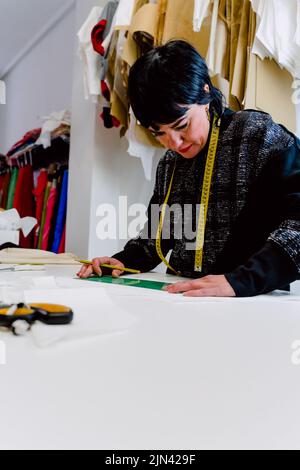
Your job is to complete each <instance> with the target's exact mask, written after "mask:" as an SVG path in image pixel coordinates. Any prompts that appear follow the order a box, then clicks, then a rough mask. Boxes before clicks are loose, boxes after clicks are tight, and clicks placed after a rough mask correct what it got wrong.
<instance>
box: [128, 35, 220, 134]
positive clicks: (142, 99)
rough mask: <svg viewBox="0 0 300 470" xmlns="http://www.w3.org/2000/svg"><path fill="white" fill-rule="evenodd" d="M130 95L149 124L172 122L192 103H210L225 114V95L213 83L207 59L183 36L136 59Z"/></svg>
mask: <svg viewBox="0 0 300 470" xmlns="http://www.w3.org/2000/svg"><path fill="white" fill-rule="evenodd" d="M205 85H208V86H209V92H207V91H205V89H204V87H205ZM128 96H129V101H130V104H131V106H132V109H133V112H134V114H135V116H136V118H137V119H138V121H140V123H141V124H142V125H143V126H144V127H147V128H148V127H150V126H151V127H153V128H154V129H156V128H157V127H158V125H163V124H171V123H172V122H174V121H176V120H178V119H179V118H181V117H182V116H184V114H185V113H186V112H187V107H186V106H188V105H192V104H208V103H210V104H211V108H212V110H213V111H215V112H216V113H217V114H218V115H219V116H221V115H222V114H223V102H224V97H223V95H222V93H221V91H220V90H218V89H217V88H215V87H214V86H213V85H212V83H211V79H210V77H209V73H208V68H207V65H206V62H205V60H204V59H203V58H202V57H201V55H200V54H199V53H198V52H197V50H196V49H195V48H194V47H193V46H191V45H190V44H189V43H187V42H185V41H181V40H172V41H169V42H168V43H167V44H165V45H164V46H159V47H156V48H154V49H152V50H151V51H149V52H148V53H146V54H145V55H143V56H142V57H141V58H140V59H138V60H137V62H136V63H135V64H134V65H133V67H132V68H131V70H130V74H129V86H128Z"/></svg>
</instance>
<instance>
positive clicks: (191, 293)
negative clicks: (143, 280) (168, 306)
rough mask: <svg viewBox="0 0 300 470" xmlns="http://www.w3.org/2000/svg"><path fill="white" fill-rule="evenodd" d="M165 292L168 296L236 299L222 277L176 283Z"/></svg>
mask: <svg viewBox="0 0 300 470" xmlns="http://www.w3.org/2000/svg"><path fill="white" fill-rule="evenodd" d="M165 290H166V291H167V292H169V294H179V293H183V295H184V296H186V297H236V294H235V292H234V290H233V288H232V287H231V285H230V284H229V282H228V281H227V279H226V277H225V276H224V275H210V276H205V277H202V278H201V279H193V280H191V281H184V282H177V283H176V284H173V285H171V286H168V287H166V289H165Z"/></svg>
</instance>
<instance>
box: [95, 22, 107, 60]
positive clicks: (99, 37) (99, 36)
mask: <svg viewBox="0 0 300 470" xmlns="http://www.w3.org/2000/svg"><path fill="white" fill-rule="evenodd" d="M106 25H107V21H106V20H101V21H99V23H98V24H96V26H94V28H93V30H92V44H93V48H94V50H95V51H96V52H98V54H100V55H102V56H104V54H105V50H104V47H103V45H102V44H103V33H104V30H105V28H106Z"/></svg>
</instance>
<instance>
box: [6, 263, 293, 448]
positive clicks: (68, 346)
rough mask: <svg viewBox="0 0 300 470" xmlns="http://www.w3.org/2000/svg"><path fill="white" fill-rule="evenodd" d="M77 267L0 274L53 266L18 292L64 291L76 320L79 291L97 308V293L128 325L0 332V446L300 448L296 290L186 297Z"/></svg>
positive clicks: (57, 294)
mask: <svg viewBox="0 0 300 470" xmlns="http://www.w3.org/2000/svg"><path fill="white" fill-rule="evenodd" d="M75 272H76V268H70V267H68V268H64V267H57V268H55V267H49V268H47V270H46V272H45V273H34V274H33V273H26V274H25V273H0V282H1V281H2V283H3V282H5V281H8V282H10V283H11V284H12V285H13V283H14V282H15V281H16V280H19V279H20V278H22V280H23V281H24V277H27V279H28V280H30V279H32V277H33V276H36V277H39V278H40V277H43V276H44V277H45V276H46V277H47V276H55V278H56V280H57V283H58V285H59V286H61V287H60V288H57V289H48V290H47V289H44V290H43V298H41V297H40V295H41V290H39V291H37V290H35V289H34V288H33V289H29V290H28V291H26V292H27V293H26V295H27V297H28V298H29V299H30V300H36V301H40V302H42V301H52V302H62V300H64V299H65V300H66V304H67V305H69V306H70V307H72V308H73V309H74V313H75V318H76V317H77V318H79V316H80V314H81V308H82V307H80V305H81V306H82V302H83V301H84V300H86V301H87V302H89V306H93V305H94V306H95V308H96V309H99V308H100V309H101V299H102V296H104V293H105V296H107V298H109V299H110V301H111V302H112V305H113V306H114V307H113V310H114V311H115V312H127V313H128V314H129V315H130V316H132V317H134V319H135V323H134V324H133V325H132V326H131V327H130V328H129V329H128V330H127V331H123V332H121V333H116V334H106V335H99V336H96V337H94V338H83V339H80V340H78V341H69V342H66V343H64V342H61V343H59V344H56V345H53V346H51V347H48V348H44V349H41V348H38V347H37V346H36V345H35V344H34V342H33V341H32V337H31V333H28V334H27V335H26V336H25V337H14V336H13V335H12V334H11V333H8V332H0V341H2V342H3V344H5V347H6V360H7V363H6V365H0V404H1V410H0V448H1V449H119V450H124V449H137V450H138V449H194V450H195V449H240V448H241V449H248V448H250V449H252V448H255V449H288V448H297V449H299V448H300V427H299V422H300V399H299V397H300V365H299V366H295V365H293V364H292V361H291V356H292V352H293V350H292V343H293V342H294V341H295V340H297V339H298V340H300V308H299V302H300V300H299V299H300V297H297V296H296V295H294V296H293V295H292V296H283V297H281V296H262V297H258V298H255V299H253V298H252V299H223V300H222V299H217V300H213V299H207V300H205V299H193V300H191V299H183V298H182V296H178V295H176V296H172V295H169V294H167V293H161V292H152V291H146V290H144V289H135V288H131V287H130V288H129V287H121V288H119V287H117V288H116V287H115V286H110V285H107V286H104V285H103V284H96V283H86V282H84V281H71V279H72V277H73V276H74V273H75ZM133 277H136V276H133ZM143 277H146V278H149V277H150V278H151V277H153V278H157V279H166V277H165V276H162V275H154V274H152V275H151V274H150V275H148V276H147V275H144V276H143ZM74 283H75V284H74ZM77 286H78V287H77ZM67 289H69V290H67ZM35 296H36V297H35ZM103 305H104V304H103ZM108 314H109V312H108ZM49 328H50V327H49Z"/></svg>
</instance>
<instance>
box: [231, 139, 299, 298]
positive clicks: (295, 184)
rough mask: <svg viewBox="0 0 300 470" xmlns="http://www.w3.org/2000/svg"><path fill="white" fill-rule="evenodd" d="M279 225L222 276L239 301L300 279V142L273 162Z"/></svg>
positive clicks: (280, 287) (296, 141)
mask: <svg viewBox="0 0 300 470" xmlns="http://www.w3.org/2000/svg"><path fill="white" fill-rule="evenodd" d="M273 163H274V165H276V173H274V178H275V177H276V181H278V192H279V193H280V197H279V201H280V202H279V205H278V211H279V214H280V220H281V223H280V225H279V226H278V227H277V228H276V229H275V230H274V231H273V232H272V233H271V234H270V236H269V238H268V240H267V241H266V244H265V245H264V246H263V247H262V248H261V249H260V250H259V251H258V252H257V253H254V254H253V256H251V257H250V259H248V261H247V262H246V263H245V264H244V265H241V266H239V267H237V268H236V269H235V270H233V271H232V272H230V273H227V274H225V277H226V279H227V280H228V282H229V283H230V284H231V286H232V288H233V289H234V291H235V293H236V295H237V296H238V297H250V296H254V295H259V294H263V293H267V292H270V291H272V290H275V289H282V288H284V287H286V286H287V285H288V284H290V283H291V282H294V281H296V280H297V279H300V142H299V140H298V139H295V144H294V145H293V146H292V147H291V148H289V149H288V150H287V151H286V152H283V153H281V154H280V155H277V156H276V159H274V162H273Z"/></svg>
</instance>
